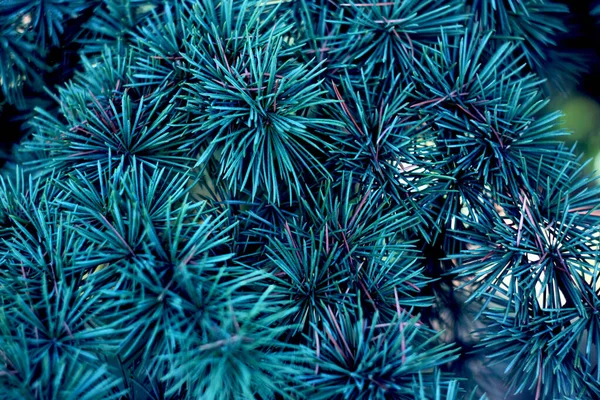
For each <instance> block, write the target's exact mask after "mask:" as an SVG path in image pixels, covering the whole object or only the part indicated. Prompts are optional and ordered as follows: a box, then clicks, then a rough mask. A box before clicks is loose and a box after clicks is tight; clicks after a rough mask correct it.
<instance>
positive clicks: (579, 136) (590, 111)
mask: <svg viewBox="0 0 600 400" xmlns="http://www.w3.org/2000/svg"><path fill="white" fill-rule="evenodd" d="M562 2H563V3H565V4H567V5H568V6H569V8H570V10H571V13H572V14H571V18H570V21H569V29H570V30H571V31H572V32H574V33H575V34H576V35H575V36H574V38H573V39H572V40H571V41H570V43H567V45H568V46H569V47H571V48H572V49H573V51H581V52H584V53H586V56H587V58H588V60H589V61H588V67H589V72H588V73H587V74H586V75H585V76H583V77H582V78H581V80H580V81H579V82H578V84H577V85H574V86H573V87H571V88H570V90H569V91H568V92H567V93H559V92H556V93H554V94H553V96H552V100H551V102H550V103H549V105H548V109H549V110H559V111H561V112H562V113H563V114H564V116H563V119H562V122H563V127H564V129H566V130H568V131H570V132H571V135H570V136H568V137H566V138H565V140H566V141H567V142H568V143H570V144H574V143H577V147H576V148H577V150H578V152H579V153H581V154H582V157H583V159H584V160H588V159H589V160H590V162H589V164H588V165H587V166H586V168H587V171H588V172H590V173H591V172H594V171H600V82H599V81H600V14H598V13H596V14H594V12H590V10H593V9H594V7H599V8H600V2H599V1H598V0H566V1H562ZM596 174H599V173H598V172H596ZM599 175H600V174H599Z"/></svg>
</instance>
